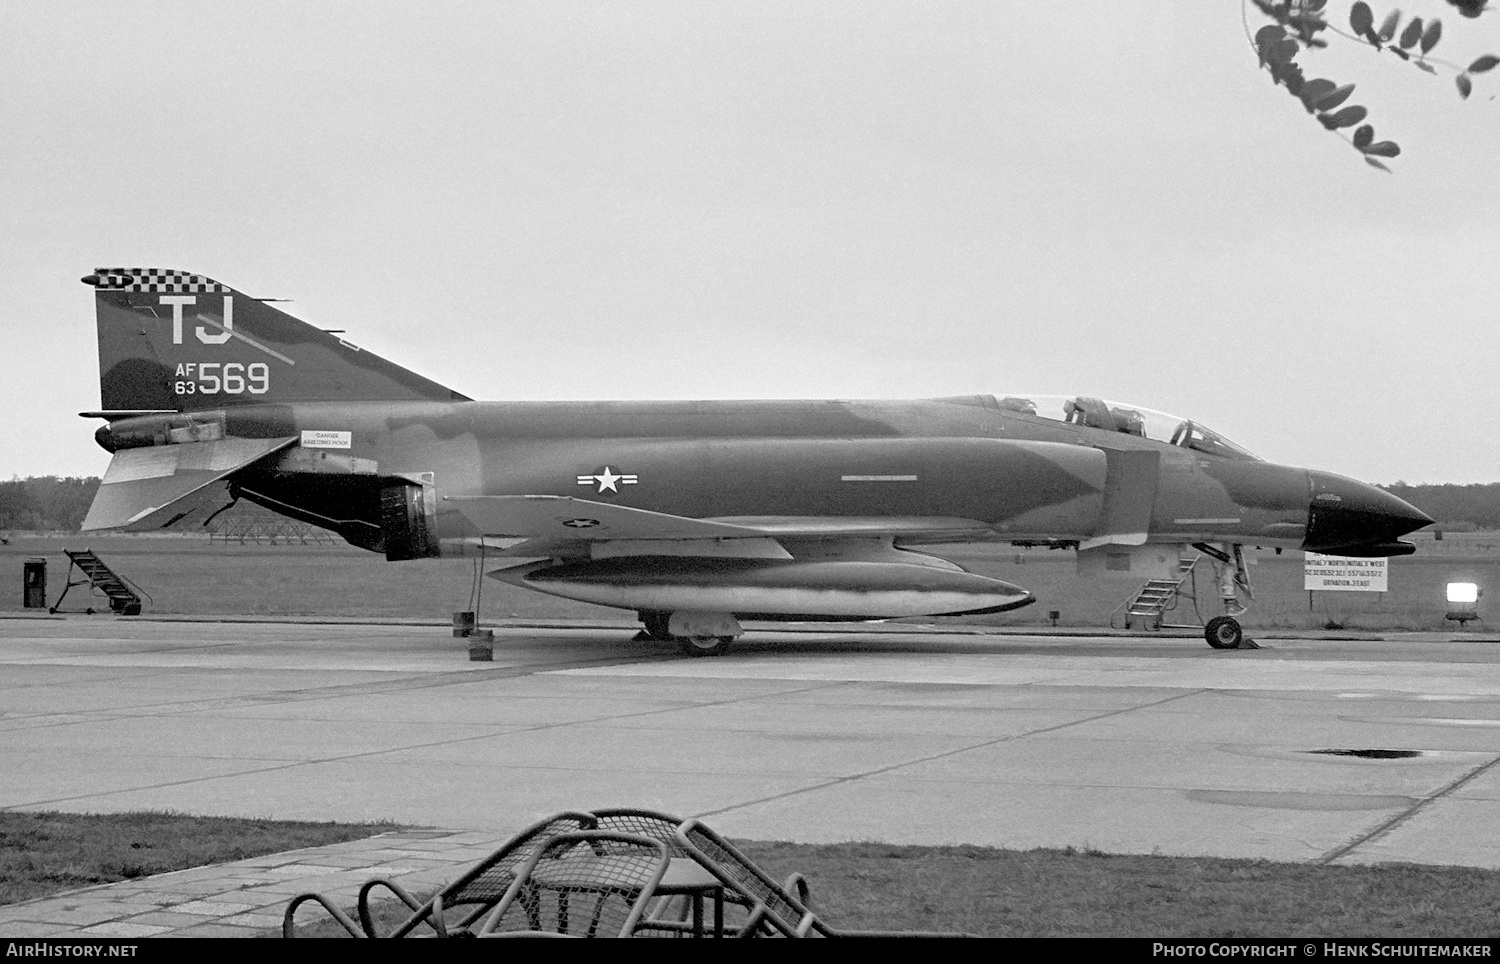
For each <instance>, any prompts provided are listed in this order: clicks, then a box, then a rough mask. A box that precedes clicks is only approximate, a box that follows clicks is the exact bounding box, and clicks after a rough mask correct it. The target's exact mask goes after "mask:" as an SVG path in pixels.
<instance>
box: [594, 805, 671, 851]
mask: <svg viewBox="0 0 1500 964" xmlns="http://www.w3.org/2000/svg"><path fill="white" fill-rule="evenodd" d="M591 812H592V813H593V815H594V820H595V821H597V829H599V830H609V831H612V832H615V833H629V834H637V835H639V836H642V837H649V838H650V839H652V840H659V841H661V842H662V843H663V844H665V845H666V848H667V853H668V854H670V855H671V856H673V857H685V856H687V851H686V850H684V849H683V848H682V844H681V843H680V842H679V841H678V839H677V828H678V827H680V826H682V822H683V821H682V818H681V817H674V816H672V815H671V814H667V813H659V812H657V811H655V810H637V809H633V808H624V807H619V808H615V809H612V810H594V811H591Z"/></svg>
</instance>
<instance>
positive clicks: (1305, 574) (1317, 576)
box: [1302, 552, 1390, 592]
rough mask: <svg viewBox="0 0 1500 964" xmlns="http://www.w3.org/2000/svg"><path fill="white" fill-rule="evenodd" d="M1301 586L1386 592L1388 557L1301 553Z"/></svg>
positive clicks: (1304, 587)
mask: <svg viewBox="0 0 1500 964" xmlns="http://www.w3.org/2000/svg"><path fill="white" fill-rule="evenodd" d="M1302 556H1303V559H1302V588H1303V589H1327V590H1332V591H1334V592H1385V591H1386V590H1385V584H1386V573H1387V571H1388V564H1389V563H1390V560H1389V559H1385V558H1377V559H1351V558H1349V557H1347V556H1322V555H1319V554H1318V553H1316V552H1304V553H1303V554H1302Z"/></svg>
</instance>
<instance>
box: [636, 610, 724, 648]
mask: <svg viewBox="0 0 1500 964" xmlns="http://www.w3.org/2000/svg"><path fill="white" fill-rule="evenodd" d="M640 617H641V623H642V625H644V626H645V627H646V628H645V629H644V630H643V632H644V634H645V635H646V637H647V638H649V639H652V640H655V641H656V642H661V643H667V642H675V643H676V644H677V647H678V648H679V649H681V650H682V652H683V654H684V655H686V656H723V655H724V654H725V653H727V652H729V647H730V646H732V645H734V640H735V637H737V636H739V635H741V634H742V633H743V632H744V630H742V629H741V628H740V624H739V621H738V620H736V619H735V618H734V616H732V615H731V614H729V613H689V612H677V613H663V612H643V613H641V614H640Z"/></svg>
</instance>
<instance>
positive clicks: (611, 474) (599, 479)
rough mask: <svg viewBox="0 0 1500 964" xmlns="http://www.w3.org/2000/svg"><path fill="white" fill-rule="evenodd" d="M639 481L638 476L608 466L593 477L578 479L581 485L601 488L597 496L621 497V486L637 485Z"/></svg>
mask: <svg viewBox="0 0 1500 964" xmlns="http://www.w3.org/2000/svg"><path fill="white" fill-rule="evenodd" d="M638 481H640V479H639V478H638V477H637V476H634V475H630V474H628V473H625V472H616V471H615V470H614V469H613V468H612V467H610V466H608V465H606V466H604V467H603V468H601V469H598V470H597V471H595V472H594V474H593V475H580V476H579V477H578V484H579V485H590V486H592V485H597V486H598V487H599V488H598V489H597V490H596V491H595V494H596V495H603V494H604V493H606V492H613V493H614V494H615V495H619V494H620V486H622V485H635V484H636V483H637V482H638Z"/></svg>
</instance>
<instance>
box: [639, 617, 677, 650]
mask: <svg viewBox="0 0 1500 964" xmlns="http://www.w3.org/2000/svg"><path fill="white" fill-rule="evenodd" d="M640 615H641V623H642V625H644V626H645V627H646V635H647V636H650V637H651V638H652V639H654V640H656V641H657V642H659V643H665V642H667V641H669V640H671V639H672V638H673V636H672V632H671V630H669V629H667V621H668V620H669V619H671V618H672V614H671V613H641V614H640Z"/></svg>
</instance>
